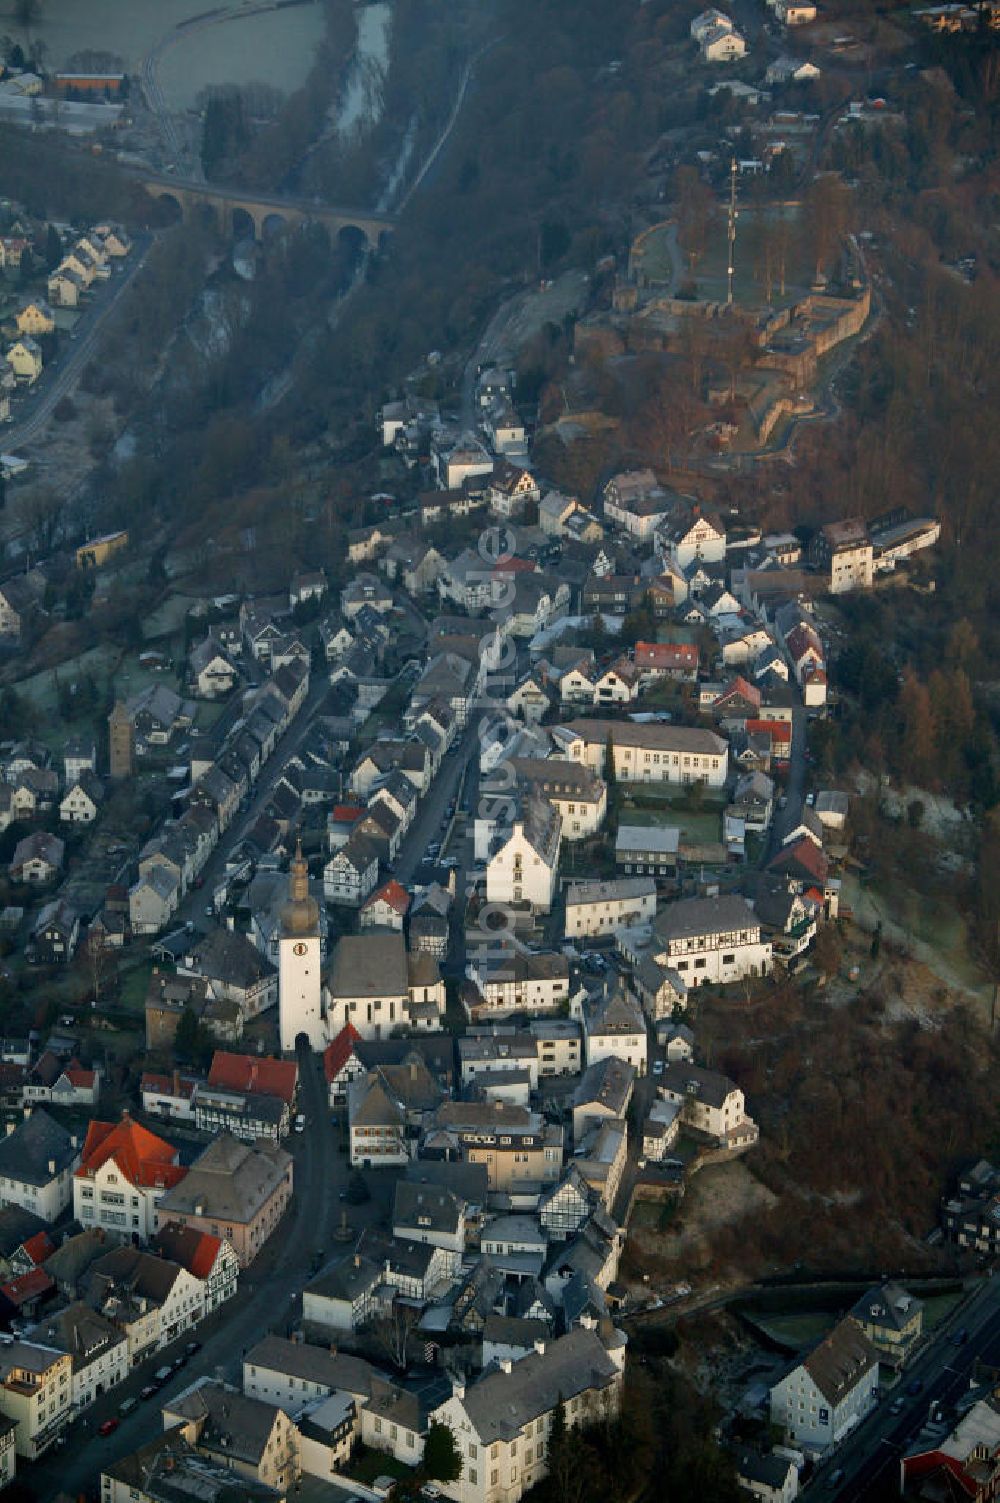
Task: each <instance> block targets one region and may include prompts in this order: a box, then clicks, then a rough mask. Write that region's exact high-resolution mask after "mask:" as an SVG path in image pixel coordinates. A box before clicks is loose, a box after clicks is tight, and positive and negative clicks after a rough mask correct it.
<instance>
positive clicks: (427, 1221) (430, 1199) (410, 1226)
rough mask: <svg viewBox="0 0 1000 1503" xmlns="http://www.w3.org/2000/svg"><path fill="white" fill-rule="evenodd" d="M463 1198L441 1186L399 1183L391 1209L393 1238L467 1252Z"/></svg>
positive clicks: (409, 1181) (401, 1181)
mask: <svg viewBox="0 0 1000 1503" xmlns="http://www.w3.org/2000/svg"><path fill="white" fill-rule="evenodd" d="M466 1210H467V1206H466V1203H465V1201H464V1199H463V1198H462V1197H461V1196H459V1195H456V1194H455V1192H454V1191H452V1190H448V1189H446V1188H445V1187H443V1186H441V1185H434V1184H429V1183H422V1182H420V1181H419V1180H405V1179H401V1180H397V1181H396V1191H395V1196H394V1199H393V1208H392V1235H393V1236H394V1237H396V1238H398V1239H399V1241H401V1242H425V1243H427V1244H428V1245H429V1246H431V1247H440V1248H443V1249H444V1251H445V1252H448V1253H453V1254H454V1255H455V1263H456V1269H457V1263H458V1261H459V1259H460V1256H461V1254H462V1253H464V1251H465V1236H466Z"/></svg>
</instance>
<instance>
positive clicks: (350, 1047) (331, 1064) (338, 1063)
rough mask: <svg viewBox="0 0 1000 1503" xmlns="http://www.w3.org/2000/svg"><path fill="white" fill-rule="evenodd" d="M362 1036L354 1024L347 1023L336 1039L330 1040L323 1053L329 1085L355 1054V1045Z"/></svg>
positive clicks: (325, 1073) (324, 1068)
mask: <svg viewBox="0 0 1000 1503" xmlns="http://www.w3.org/2000/svg"><path fill="white" fill-rule="evenodd" d="M360 1039H361V1034H360V1033H359V1032H358V1030H357V1029H356V1028H355V1026H354V1024H353V1023H345V1024H344V1026H343V1028H342V1029H341V1030H340V1032H339V1033H338V1034H337V1036H336V1038H333V1039H331V1040H330V1042H329V1043H328V1044H327V1046H326V1048H325V1049H324V1051H323V1073H324V1075H325V1076H326V1082H327V1085H332V1084H333V1082H334V1081H335V1080H336V1078H337V1076H338V1075H339V1074H340V1072H341V1070H342V1069H343V1068H344V1066H345V1065H346V1064H347V1061H348V1060H349V1059H350V1057H351V1055H352V1054H353V1053H354V1045H355V1044H356V1043H357V1042H359V1040H360Z"/></svg>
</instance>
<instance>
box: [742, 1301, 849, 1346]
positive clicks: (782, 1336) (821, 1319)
mask: <svg viewBox="0 0 1000 1503" xmlns="http://www.w3.org/2000/svg"><path fill="white" fill-rule="evenodd" d="M754 1320H755V1323H756V1324H757V1325H758V1326H759V1327H760V1329H761V1330H762V1331H765V1332H766V1333H767V1334H768V1335H769V1336H773V1337H774V1339H775V1340H776V1341H780V1342H783V1343H785V1344H787V1345H788V1346H791V1347H795V1348H796V1349H799V1348H801V1347H806V1346H811V1345H812V1344H813V1342H816V1341H820V1340H821V1339H822V1338H823V1337H824V1336H825V1335H826V1334H827V1332H828V1331H832V1329H833V1327H834V1326H835V1325H836V1317H835V1316H834V1315H833V1314H831V1313H830V1312H829V1311H824V1310H804V1311H797V1312H796V1313H795V1314H794V1315H757V1316H755V1317H754Z"/></svg>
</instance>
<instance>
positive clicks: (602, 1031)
mask: <svg viewBox="0 0 1000 1503" xmlns="http://www.w3.org/2000/svg"><path fill="white" fill-rule="evenodd" d="M581 1012H582V1018H583V1036H584V1043H585V1048H586V1057H587V1065H588V1066H590V1065H593V1064H596V1063H597V1061H598V1060H602V1059H606V1058H607V1057H608V1056H609V1055H612V1056H614V1057H615V1058H616V1059H619V1060H624V1061H625V1062H626V1063H627V1064H630V1065H632V1066H634V1068H635V1069H636V1070H637V1071H638V1073H639V1074H640V1075H645V1073H646V1020H645V1018H644V1017H643V1014H642V1008H641V1007H640V1006H639V1003H638V1002H637V1001H636V999H635V997H633V996H632V994H631V993H630V992H628V991H626V990H625V989H624V987H619V988H618V989H616V990H615V991H613V992H611V994H610V995H609V996H607V997H601V998H599V999H598V1000H597V1001H596V1002H595V1003H594V1004H592V1005H588V1006H585V1007H583V1008H582V1009H581Z"/></svg>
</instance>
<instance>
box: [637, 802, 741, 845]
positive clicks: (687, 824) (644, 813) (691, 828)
mask: <svg viewBox="0 0 1000 1503" xmlns="http://www.w3.org/2000/svg"><path fill="white" fill-rule="evenodd" d="M618 819H619V823H620V824H625V825H642V826H644V827H653V828H656V829H662V828H669V827H670V826H676V827H677V828H678V829H679V830H681V831H682V833H683V834H684V835H685V836H686V837H687V839H688V840H693V841H698V842H703V841H711V840H720V839H721V838H722V825H721V814H720V811H719V810H718V809H713V808H709V809H701V810H699V811H698V812H697V813H694V812H692V811H691V810H689V809H675V808H672V807H669V806H668V807H666V808H665V809H664V810H663V813H662V814H660V813H657V812H656V811H655V810H652V809H637V808H635V807H633V806H632V805H631V804H630V802H629V801H628V800H627V799H625V800H623V801H622V805H621V808H620V810H619V815H618Z"/></svg>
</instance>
